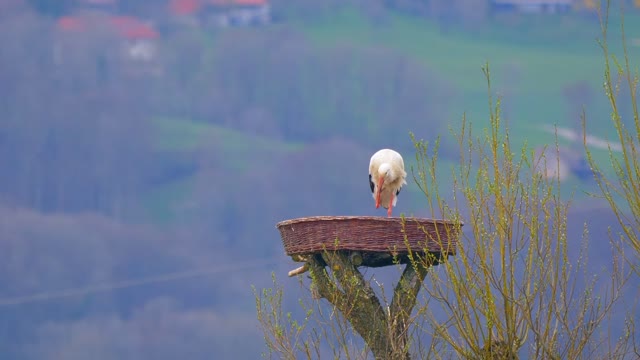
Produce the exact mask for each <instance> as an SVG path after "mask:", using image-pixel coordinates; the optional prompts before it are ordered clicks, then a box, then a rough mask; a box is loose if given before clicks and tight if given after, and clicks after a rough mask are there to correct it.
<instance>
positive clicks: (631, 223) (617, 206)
mask: <svg viewBox="0 0 640 360" xmlns="http://www.w3.org/2000/svg"><path fill="white" fill-rule="evenodd" d="M609 5H610V3H609V1H607V3H606V7H605V11H604V13H599V14H600V15H601V18H600V22H601V25H602V39H601V40H600V46H601V49H602V53H603V56H604V58H605V72H604V91H605V94H606V96H607V99H608V101H609V105H610V106H611V122H612V124H613V126H614V127H615V129H616V134H617V135H618V140H619V142H620V144H621V147H622V156H621V157H619V156H617V155H616V154H615V153H614V152H613V151H609V160H610V163H611V165H612V166H613V170H614V174H613V175H610V176H600V177H597V178H596V180H597V183H598V185H599V187H600V190H601V193H602V195H603V197H604V198H605V199H606V201H607V203H608V204H609V206H610V207H611V209H612V210H613V212H614V213H615V215H616V217H617V219H618V221H619V224H620V226H621V228H622V234H621V235H622V236H621V237H622V239H623V240H624V243H625V245H626V246H627V247H628V249H629V250H630V254H628V256H627V259H628V260H629V261H630V263H631V268H632V269H633V270H634V271H635V273H636V275H638V276H640V263H639V260H640V112H639V111H638V82H639V81H640V78H639V77H638V70H637V69H636V70H633V67H632V65H631V60H630V59H629V51H628V48H627V39H626V37H625V32H624V21H623V22H622V29H621V30H622V45H623V49H622V50H623V54H622V56H621V57H620V60H618V58H617V57H616V56H615V55H614V54H612V53H611V52H610V49H609V42H608V41H609V40H608V32H609V30H610V29H609V26H608V20H609ZM621 88H626V90H627V96H628V97H629V99H630V100H631V101H630V104H629V106H630V108H631V109H626V110H625V109H623V108H621V107H620V99H619V92H620V89H621ZM625 113H626V114H627V116H628V118H625V117H623V115H624V114H625ZM582 120H583V129H584V133H585V134H586V115H585V114H584V113H583V114H582ZM584 146H585V151H586V154H587V157H588V160H589V164H590V165H591V167H592V168H594V169H595V170H596V171H597V172H598V173H601V174H602V173H603V172H602V171H601V170H600V169H601V167H602V166H601V165H600V164H599V163H598V161H596V159H595V157H594V156H593V154H592V153H591V151H590V149H589V147H588V146H587V142H586V137H585V138H584Z"/></svg>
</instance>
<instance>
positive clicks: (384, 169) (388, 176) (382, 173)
mask: <svg viewBox="0 0 640 360" xmlns="http://www.w3.org/2000/svg"><path fill="white" fill-rule="evenodd" d="M378 176H379V177H380V178H381V179H384V180H393V178H394V174H393V169H392V168H391V165H389V163H382V164H381V165H380V167H379V168H378ZM379 185H382V184H379Z"/></svg>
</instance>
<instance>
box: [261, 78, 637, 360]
mask: <svg viewBox="0 0 640 360" xmlns="http://www.w3.org/2000/svg"><path fill="white" fill-rule="evenodd" d="M484 71H485V75H486V77H487V81H488V88H489V98H490V100H489V105H490V106H489V114H490V116H489V118H490V122H489V124H487V125H486V126H485V128H484V131H483V132H482V133H483V135H480V136H476V135H474V134H475V132H473V131H472V129H471V127H470V123H469V122H468V121H467V120H466V119H464V121H463V123H462V127H461V129H460V131H459V132H458V133H454V135H455V136H456V140H457V141H458V143H459V145H460V154H461V156H460V163H459V165H458V167H457V168H456V170H455V171H453V172H452V175H451V176H452V181H451V183H452V185H451V186H450V187H445V186H443V185H442V184H438V183H437V181H436V170H437V169H439V168H438V163H437V159H438V153H437V148H438V147H437V143H436V144H435V145H434V146H430V145H429V144H427V143H425V142H423V141H418V140H415V139H414V143H415V146H416V153H417V155H416V156H417V160H418V161H417V166H416V168H412V172H413V175H414V180H415V182H416V183H417V184H418V186H419V187H420V188H421V190H422V191H423V193H424V196H425V201H426V204H427V205H428V207H429V209H430V211H431V213H432V214H433V215H434V216H444V217H446V218H449V219H454V220H458V219H465V228H466V229H467V231H465V232H464V233H463V236H462V239H461V243H460V248H459V251H458V253H457V255H456V256H455V257H453V258H450V259H449V260H448V261H445V262H444V263H443V264H440V265H439V266H438V268H437V270H436V271H432V272H429V273H426V272H425V273H422V272H419V271H416V275H407V271H409V272H410V271H411V270H410V267H407V268H406V269H405V274H404V275H403V278H405V279H407V278H408V279H410V281H408V282H407V281H403V280H401V281H400V282H399V284H400V285H399V286H400V288H402V287H403V286H406V285H407V284H411V286H409V287H408V289H410V290H409V292H410V293H412V294H413V293H418V291H419V290H420V289H421V288H422V294H423V297H418V303H417V305H416V310H415V316H411V314H412V309H413V307H414V302H413V301H407V302H404V303H403V305H402V310H400V311H398V310H397V308H395V306H397V305H398V303H399V302H398V301H396V297H394V298H393V300H392V301H391V302H386V301H384V300H385V299H386V298H385V297H384V296H382V295H381V297H382V299H383V301H384V302H383V305H382V308H384V307H385V306H387V309H388V310H387V311H386V312H385V311H382V312H381V311H380V309H379V307H378V306H377V304H376V302H375V300H373V299H374V298H375V297H374V296H371V294H372V293H373V291H372V290H370V287H369V285H368V283H378V284H381V283H383V282H381V281H379V280H378V275H374V276H373V277H371V278H370V279H369V280H366V279H365V278H363V277H362V276H361V275H360V273H359V272H358V270H357V269H356V268H355V267H354V266H353V264H349V263H348V262H347V261H346V259H344V258H343V257H340V255H336V254H327V255H324V256H323V258H322V260H323V261H324V262H325V263H327V264H328V265H329V266H330V269H331V271H332V274H333V275H332V276H331V277H329V276H328V275H325V273H323V268H322V265H323V264H322V263H320V259H319V258H318V257H314V258H312V259H311V261H309V267H310V270H311V278H312V280H311V284H310V285H309V286H310V287H312V288H316V289H317V290H318V292H319V294H320V295H321V296H322V297H324V298H325V299H328V300H329V302H330V303H331V306H330V309H331V310H330V313H331V314H334V313H336V312H339V313H342V318H343V319H346V320H348V323H344V322H342V321H343V320H337V319H336V320H331V319H329V320H327V318H326V311H324V310H323V309H322V305H320V304H317V303H315V306H314V305H309V304H306V305H305V306H304V309H305V310H306V311H307V312H306V313H305V320H304V321H303V322H297V321H295V320H291V318H290V321H291V322H289V324H290V325H289V326H287V323H286V320H284V319H282V318H281V313H282V312H281V310H280V309H279V306H282V303H281V302H279V301H280V300H279V297H280V296H281V293H279V292H278V291H281V290H276V291H275V292H274V291H269V290H267V291H265V292H263V293H260V294H258V302H257V308H258V317H259V320H260V321H261V324H262V325H263V330H264V331H265V335H266V338H267V345H268V349H269V351H271V352H276V353H279V354H282V355H284V356H285V357H287V358H290V357H291V358H299V357H307V358H311V357H312V356H311V355H310V354H312V353H314V352H315V353H320V352H321V351H322V347H323V346H327V345H323V342H331V341H335V343H333V344H331V345H329V346H330V347H331V348H332V350H333V352H334V356H336V354H338V355H340V354H344V355H345V356H346V357H351V356H352V355H353V354H354V350H353V349H352V344H353V342H354V340H353V336H354V335H355V334H354V333H353V331H355V332H356V333H357V334H359V335H361V336H362V337H363V339H364V341H365V343H366V344H367V345H369V349H370V351H371V352H372V353H373V354H374V357H375V358H388V357H389V356H390V355H389V354H390V353H388V354H385V353H384V351H385V349H386V350H388V349H389V346H387V345H384V344H385V340H384V339H385V337H384V336H381V337H380V334H387V336H388V334H390V333H391V334H393V330H394V329H397V328H395V327H393V326H390V325H389V319H390V318H391V319H393V318H392V317H393V316H394V314H403V316H404V317H401V319H400V321H401V322H402V321H406V322H407V323H405V324H406V327H400V329H407V330H403V331H406V332H404V334H411V335H409V336H408V337H407V338H406V339H404V338H402V337H399V338H398V337H396V338H395V339H399V341H398V342H396V344H401V345H402V346H401V348H402V349H403V351H404V352H402V353H401V355H400V357H405V356H406V357H408V356H409V355H408V354H417V355H419V356H418V357H419V358H465V359H516V358H518V357H519V356H523V357H524V358H532V359H533V358H535V359H560V358H584V357H592V356H606V357H607V358H622V357H624V356H625V355H626V348H625V344H626V341H627V340H628V338H629V336H630V335H629V334H627V335H624V332H622V337H621V340H620V342H614V341H608V342H606V341H607V337H608V334H607V332H606V330H602V329H603V328H605V329H611V328H612V327H613V326H615V325H616V324H615V323H613V322H612V323H608V322H607V319H608V316H609V315H610V314H611V309H612V308H613V306H614V305H615V304H616V301H617V299H618V298H619V297H620V294H621V289H622V287H623V285H624V284H625V280H626V278H625V276H624V272H623V271H622V270H621V263H620V259H619V256H618V254H616V253H612V254H611V257H610V258H609V259H610V261H607V266H606V271H604V272H600V271H596V270H593V269H591V268H590V267H588V265H587V261H586V251H587V248H588V240H589V239H588V232H587V231H588V230H586V228H585V232H584V233H583V234H569V233H568V231H567V223H568V211H569V208H570V202H568V201H565V200H564V199H563V197H562V196H561V186H560V181H559V179H558V178H557V177H556V178H551V179H549V178H545V177H543V176H542V175H540V174H539V173H538V172H537V171H536V168H538V167H539V164H540V163H544V162H545V161H546V159H545V157H544V156H542V157H536V156H535V155H534V152H533V151H532V149H529V148H528V147H526V146H524V147H523V148H522V149H520V150H518V149H514V148H513V146H512V144H511V142H510V137H509V130H508V128H507V127H505V126H504V125H503V123H502V121H501V112H500V101H499V100H498V101H496V102H495V103H494V102H493V100H492V93H491V83H490V73H489V68H488V66H487V67H485V69H484ZM556 149H557V148H556ZM556 151H557V150H556ZM471 154H474V156H476V158H475V159H472V158H470V156H471ZM451 192H452V193H453V196H452V197H444V196H443V194H447V193H451ZM399 236H400V235H399ZM338 241H339V239H338ZM571 241H573V242H575V241H580V244H581V245H580V247H579V249H577V250H574V249H572V247H570V246H569V243H570V242H571ZM412 265H413V266H414V267H416V268H415V269H419V267H418V266H419V265H424V264H421V263H420V262H417V261H414V262H412ZM414 271H415V270H414ZM425 275H426V277H425ZM422 279H424V285H423V281H422ZM413 286H415V287H413ZM405 289H407V288H405ZM378 293H381V294H384V285H381V289H380V290H379V291H378ZM397 293H398V287H396V290H395V292H394V295H397ZM410 298H411V297H405V299H410ZM312 304H313V303H312ZM288 316H291V315H288ZM314 316H317V317H319V319H316V318H314ZM323 316H324V317H323ZM332 316H333V315H332ZM383 319H386V321H385V320H383ZM327 322H328V323H327ZM313 325H316V326H317V327H314V326H313ZM386 326H388V327H386ZM323 327H329V328H331V330H330V331H326V330H323V329H322V328H323ZM616 331H617V332H616V333H620V329H619V328H618V329H616ZM288 336H293V339H294V340H295V341H293V342H288V341H287V340H286V339H285V338H286V337H288ZM376 336H379V337H378V338H376ZM391 338H393V337H391ZM405 341H406V342H405ZM603 342H606V343H605V344H606V345H607V346H602V343H603ZM380 344H383V345H380ZM391 347H392V348H393V346H391ZM394 350H395V349H394ZM393 356H396V353H393Z"/></svg>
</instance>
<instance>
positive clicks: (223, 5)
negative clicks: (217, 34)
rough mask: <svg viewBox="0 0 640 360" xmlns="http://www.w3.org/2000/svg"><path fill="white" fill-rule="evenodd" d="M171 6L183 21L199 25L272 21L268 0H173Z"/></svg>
mask: <svg viewBox="0 0 640 360" xmlns="http://www.w3.org/2000/svg"><path fill="white" fill-rule="evenodd" d="M169 8H170V11H171V12H172V14H174V15H175V16H177V17H178V18H182V19H183V20H182V21H183V22H189V23H194V24H198V25H213V26H216V27H229V26H252V25H265V24H268V23H270V22H271V7H270V4H269V2H268V1H267V0H171V2H170V4H169Z"/></svg>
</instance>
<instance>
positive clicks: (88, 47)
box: [54, 14, 159, 72]
mask: <svg viewBox="0 0 640 360" xmlns="http://www.w3.org/2000/svg"><path fill="white" fill-rule="evenodd" d="M55 26H56V29H55V30H56V34H55V35H56V37H55V38H56V44H55V46H54V61H55V62H56V63H58V64H60V65H62V64H64V63H67V62H69V61H72V60H73V59H74V58H75V59H77V58H78V57H79V56H85V57H86V56H93V57H95V61H97V62H98V63H99V64H97V67H98V68H101V69H103V70H104V69H106V68H108V67H109V64H112V63H114V62H118V63H119V64H120V65H125V68H127V69H135V70H136V71H137V72H140V71H143V72H144V71H148V70H153V71H155V70H157V61H156V60H157V51H158V49H157V48H158V39H159V33H158V32H157V31H156V30H155V29H154V28H153V27H152V26H151V25H150V24H148V23H145V22H143V21H142V20H140V19H138V18H136V17H132V16H115V15H108V14H82V15H72V16H63V17H61V18H59V19H58V20H57V22H56V25H55Z"/></svg>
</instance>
